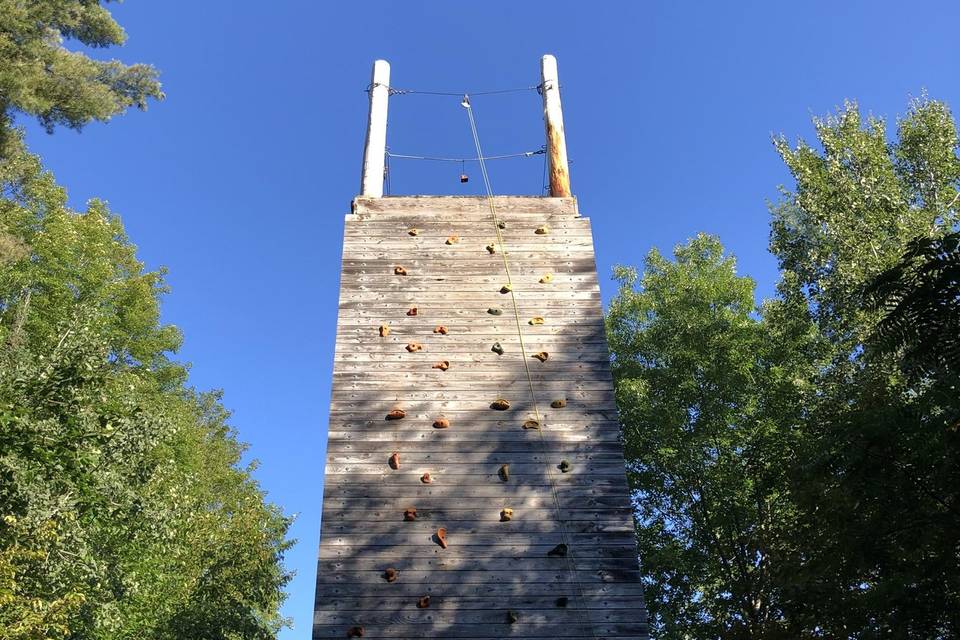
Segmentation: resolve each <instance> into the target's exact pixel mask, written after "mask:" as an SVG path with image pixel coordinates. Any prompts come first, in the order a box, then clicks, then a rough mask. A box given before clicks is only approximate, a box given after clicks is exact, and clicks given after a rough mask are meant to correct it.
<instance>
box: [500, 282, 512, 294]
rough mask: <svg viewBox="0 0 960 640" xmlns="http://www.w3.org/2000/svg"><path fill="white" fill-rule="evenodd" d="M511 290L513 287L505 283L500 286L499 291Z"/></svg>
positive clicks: (506, 291)
mask: <svg viewBox="0 0 960 640" xmlns="http://www.w3.org/2000/svg"><path fill="white" fill-rule="evenodd" d="M511 291H513V287H511V286H510V285H509V284H505V285H503V286H502V287H500V293H510V292H511Z"/></svg>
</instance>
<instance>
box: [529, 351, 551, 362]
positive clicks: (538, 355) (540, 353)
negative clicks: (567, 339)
mask: <svg viewBox="0 0 960 640" xmlns="http://www.w3.org/2000/svg"><path fill="white" fill-rule="evenodd" d="M532 357H534V358H536V359H537V360H539V361H540V362H546V361H547V358H549V357H550V354H549V353H547V352H546V351H537V352H536V353H535V354H533V356H532Z"/></svg>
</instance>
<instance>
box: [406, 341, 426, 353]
mask: <svg viewBox="0 0 960 640" xmlns="http://www.w3.org/2000/svg"><path fill="white" fill-rule="evenodd" d="M421 349H423V345H422V344H420V343H419V342H411V343H410V344H408V345H407V351H409V352H410V353H413V352H414V351H420V350H421Z"/></svg>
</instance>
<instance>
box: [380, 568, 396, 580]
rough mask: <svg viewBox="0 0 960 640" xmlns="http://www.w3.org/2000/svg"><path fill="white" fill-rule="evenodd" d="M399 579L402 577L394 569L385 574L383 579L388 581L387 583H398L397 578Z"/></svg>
mask: <svg viewBox="0 0 960 640" xmlns="http://www.w3.org/2000/svg"><path fill="white" fill-rule="evenodd" d="M399 577H400V572H399V571H397V570H396V569H394V568H393V567H390V568H389V569H387V570H386V571H384V572H383V579H384V580H386V581H387V582H396V581H397V578H399Z"/></svg>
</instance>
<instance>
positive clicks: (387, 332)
mask: <svg viewBox="0 0 960 640" xmlns="http://www.w3.org/2000/svg"><path fill="white" fill-rule="evenodd" d="M388 335H390V327H388V326H387V325H385V324H382V325H380V337H381V338H386V337H387V336H388Z"/></svg>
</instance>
